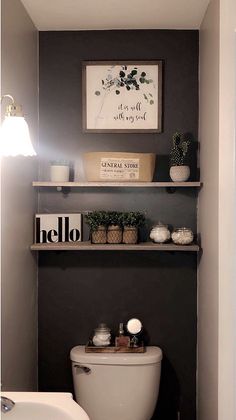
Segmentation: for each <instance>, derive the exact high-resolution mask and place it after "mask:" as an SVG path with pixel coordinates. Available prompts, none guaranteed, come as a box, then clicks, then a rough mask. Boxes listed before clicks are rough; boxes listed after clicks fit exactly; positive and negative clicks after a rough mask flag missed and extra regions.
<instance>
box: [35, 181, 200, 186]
mask: <svg viewBox="0 0 236 420" xmlns="http://www.w3.org/2000/svg"><path fill="white" fill-rule="evenodd" d="M32 185H33V187H50V188H51V187H62V188H91V187H92V188H94V187H95V188H97V187H102V188H107V187H109V188H110V187H112V188H116V187H128V188H140V187H141V188H176V187H201V185H202V183H201V182H199V181H195V182H192V181H190V182H172V181H169V182H50V181H34V182H33V183H32Z"/></svg>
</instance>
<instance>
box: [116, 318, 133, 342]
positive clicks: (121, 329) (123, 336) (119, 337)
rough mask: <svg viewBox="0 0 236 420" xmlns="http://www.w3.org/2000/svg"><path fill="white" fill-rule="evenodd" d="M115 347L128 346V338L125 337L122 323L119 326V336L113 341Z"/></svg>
mask: <svg viewBox="0 0 236 420" xmlns="http://www.w3.org/2000/svg"><path fill="white" fill-rule="evenodd" d="M115 345H116V347H129V346H130V338H129V337H128V336H126V335H125V332H124V324H123V322H121V323H120V324H119V336H118V337H116V339H115Z"/></svg>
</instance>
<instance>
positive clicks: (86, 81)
mask: <svg viewBox="0 0 236 420" xmlns="http://www.w3.org/2000/svg"><path fill="white" fill-rule="evenodd" d="M162 71H163V62H162V60H155V61H84V62H83V63H82V75H83V81H82V86H83V99H82V101H83V104H82V110H83V131H84V132H94V133H139V132H146V133H160V132H161V131H162Z"/></svg>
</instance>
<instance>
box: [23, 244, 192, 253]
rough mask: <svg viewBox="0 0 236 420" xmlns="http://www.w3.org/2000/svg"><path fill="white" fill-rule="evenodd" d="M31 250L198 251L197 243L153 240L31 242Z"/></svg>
mask: <svg viewBox="0 0 236 420" xmlns="http://www.w3.org/2000/svg"><path fill="white" fill-rule="evenodd" d="M30 249H31V250H32V251H178V252H179V251H192V252H198V251H199V250H200V248H199V245H197V244H190V245H175V244H173V243H167V244H155V243H153V242H141V243H139V244H134V245H126V244H104V245H103V244H91V242H76V243H75V242H60V243H50V244H49V243H46V244H33V245H31V247H30Z"/></svg>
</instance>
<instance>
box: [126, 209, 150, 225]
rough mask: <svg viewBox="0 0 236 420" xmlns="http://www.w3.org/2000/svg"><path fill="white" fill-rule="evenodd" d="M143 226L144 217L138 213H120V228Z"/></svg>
mask: <svg viewBox="0 0 236 420" xmlns="http://www.w3.org/2000/svg"><path fill="white" fill-rule="evenodd" d="M144 224H145V215H144V214H143V213H141V212H139V211H131V212H125V213H122V226H123V227H125V226H131V227H141V226H143V225H144Z"/></svg>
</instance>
